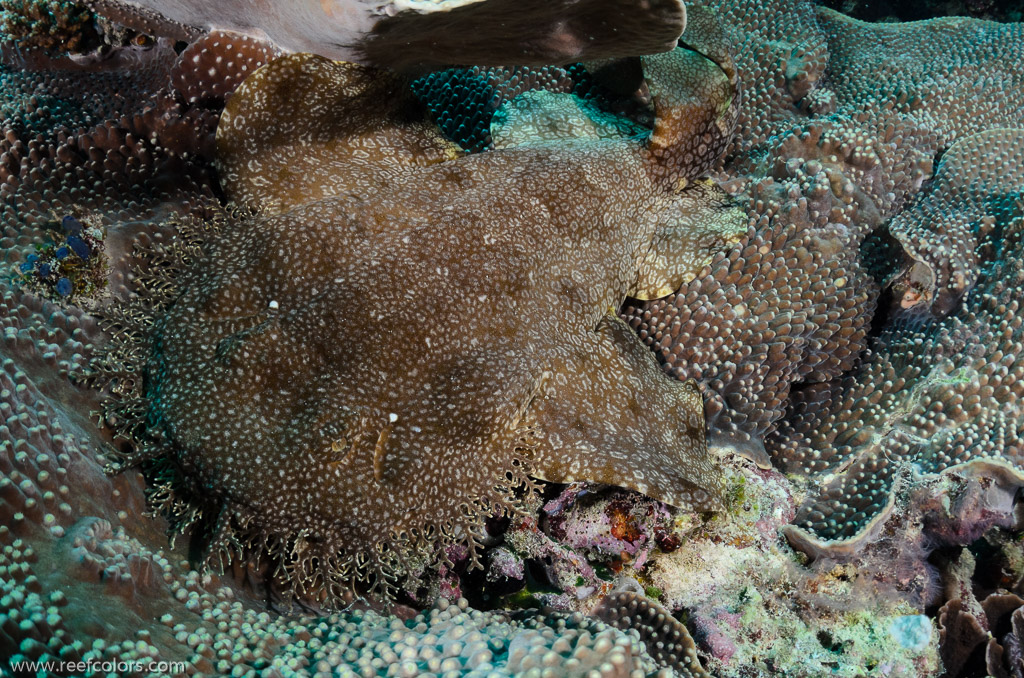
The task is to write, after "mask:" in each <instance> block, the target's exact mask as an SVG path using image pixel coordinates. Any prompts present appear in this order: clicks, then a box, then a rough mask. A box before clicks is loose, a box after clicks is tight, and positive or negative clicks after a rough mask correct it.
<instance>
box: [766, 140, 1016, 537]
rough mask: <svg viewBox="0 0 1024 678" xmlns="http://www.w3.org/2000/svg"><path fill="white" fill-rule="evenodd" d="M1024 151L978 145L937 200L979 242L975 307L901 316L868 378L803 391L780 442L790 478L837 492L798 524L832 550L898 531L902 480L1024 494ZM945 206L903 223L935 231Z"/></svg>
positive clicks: (969, 145) (960, 151) (951, 223)
mask: <svg viewBox="0 0 1024 678" xmlns="http://www.w3.org/2000/svg"><path fill="white" fill-rule="evenodd" d="M1021 141H1024V130H995V131H991V132H985V133H981V134H977V135H974V136H971V137H967V138H966V139H964V140H962V141H959V142H957V143H956V144H954V145H953V146H952V147H951V148H950V149H949V151H947V153H946V155H945V156H944V158H943V161H942V163H941V164H940V167H939V171H938V174H937V176H936V178H935V183H934V184H933V186H934V187H940V186H945V185H949V184H952V185H954V186H956V187H957V190H955V191H949V192H947V193H946V196H948V197H947V200H948V201H949V204H950V205H951V206H952V207H953V209H949V210H948V211H946V212H945V213H943V215H942V216H941V218H937V219H936V222H937V224H938V227H939V228H941V229H944V230H947V231H953V230H954V229H957V228H961V229H963V231H965V232H966V233H967V234H968V236H969V237H971V238H977V239H978V240H979V244H978V245H977V248H976V250H975V251H974V252H971V254H972V256H973V257H974V259H975V260H976V261H977V264H976V266H977V269H976V270H977V272H978V273H977V274H976V275H977V277H978V282H976V283H974V284H973V285H972V287H971V291H970V292H969V293H968V294H967V297H966V299H965V300H964V302H963V304H962V306H961V307H960V308H958V309H957V310H956V312H955V313H953V314H952V315H950V316H948V317H946V318H944V319H942V320H929V321H926V322H922V321H921V320H920V318H918V317H915V316H914V315H903V316H901V317H900V318H899V319H898V320H897V321H896V322H895V323H894V324H893V325H892V327H891V328H889V329H888V330H887V331H886V332H885V333H884V334H883V335H882V336H881V337H879V338H878V340H877V341H876V342H875V343H874V346H873V349H874V350H873V351H872V353H871V354H870V356H869V357H868V358H867V359H866V360H865V362H864V364H863V365H862V366H860V367H859V368H858V370H857V371H856V372H855V373H853V374H851V375H849V376H847V377H845V378H844V379H842V380H840V381H837V382H834V383H831V384H827V385H821V386H817V387H813V388H808V389H805V390H804V391H802V392H801V393H800V394H799V396H798V397H797V398H795V399H794V405H793V414H792V416H791V417H790V418H789V419H788V420H787V421H786V422H785V424H784V425H783V426H781V427H780V428H779V430H778V432H777V437H776V439H777V446H778V448H779V449H780V450H782V451H783V454H781V455H780V458H782V459H784V460H785V464H786V466H787V467H788V468H800V469H804V470H812V471H814V472H816V473H820V474H821V477H822V478H827V479H828V480H829V482H828V484H827V486H826V487H825V488H824V490H823V492H822V495H821V496H820V497H818V498H816V499H814V500H813V501H812V502H811V503H809V504H807V505H806V506H805V507H804V508H803V509H802V510H801V512H800V513H799V515H798V516H797V521H796V522H797V524H798V525H800V526H802V527H805V528H808V529H812V530H813V531H814V532H815V534H817V535H818V537H819V538H825V539H843V538H852V537H854V536H856V535H858V534H859V533H861V532H862V531H863V530H864V529H865V527H867V526H869V525H871V524H872V522H874V521H877V520H878V519H880V518H882V517H884V516H885V515H886V513H887V509H889V508H890V507H891V506H892V503H893V501H894V498H893V492H892V488H893V486H894V484H896V483H897V482H898V481H899V480H900V479H901V478H902V479H903V481H902V482H904V483H905V482H906V481H907V480H917V478H918V477H919V476H924V477H926V478H927V477H928V476H930V475H933V474H937V473H940V472H942V471H944V470H948V469H962V470H963V471H964V472H965V473H968V474H981V475H985V476H992V477H994V478H996V479H998V480H1002V481H1004V482H1007V483H1009V484H1010V485H1011V486H1016V485H1021V484H1024V465H1022V463H1024V457H1022V454H1024V449H1022V448H1021V443H1020V441H1021V439H1022V438H1021V436H1022V433H1024V409H1022V407H1021V403H1022V398H1024V385H1022V383H1021V380H1020V375H1021V373H1022V371H1024V362H1022V353H1021V351H1022V349H1024V344H1022V339H1024V335H1022V332H1021V317H1020V303H1021V299H1022V298H1024V297H1022V293H1024V288H1022V287H1021V285H1022V282H1024V278H1022V271H1021V266H1022V258H1021V254H1022V243H1021V232H1022V229H1021V224H1022V212H1021V207H1022V204H1021V202H1020V193H1021V189H1022V188H1024V183H1022V177H1024V174H1022V171H1021V168H1022V165H1021V160H1022V158H1021V155H1020V148H1021ZM997 176H998V177H1000V179H999V180H998V181H994V180H992V179H993V178H994V177H997ZM957 198H959V199H957ZM934 202H935V197H934V194H933V193H929V194H925V195H923V196H921V199H920V200H919V201H918V202H916V203H915V204H914V205H913V206H912V207H911V208H910V209H909V210H908V211H907V212H905V213H904V214H903V215H901V218H903V217H906V221H911V222H916V223H922V222H923V221H924V219H926V218H927V216H926V215H929V214H931V215H934V214H935V212H934ZM965 222H966V223H968V224H970V226H971V227H970V228H964V226H965Z"/></svg>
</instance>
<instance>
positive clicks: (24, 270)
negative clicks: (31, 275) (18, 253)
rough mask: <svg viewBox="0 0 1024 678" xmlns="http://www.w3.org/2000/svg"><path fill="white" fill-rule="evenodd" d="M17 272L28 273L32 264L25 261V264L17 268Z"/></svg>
mask: <svg viewBox="0 0 1024 678" xmlns="http://www.w3.org/2000/svg"><path fill="white" fill-rule="evenodd" d="M18 270H19V271H21V272H22V273H28V272H29V271H31V270H32V264H30V263H29V262H27V261H26V262H25V263H23V264H21V265H20V266H18Z"/></svg>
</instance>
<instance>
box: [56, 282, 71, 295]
mask: <svg viewBox="0 0 1024 678" xmlns="http://www.w3.org/2000/svg"><path fill="white" fill-rule="evenodd" d="M57 294H59V295H60V296H62V297H66V296H68V295H69V294H71V281H70V280H68V279H67V278H61V279H60V280H58V281H57Z"/></svg>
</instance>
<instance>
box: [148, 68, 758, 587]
mask: <svg viewBox="0 0 1024 678" xmlns="http://www.w3.org/2000/svg"><path fill="white" fill-rule="evenodd" d="M692 54H693V53H692V52H689V51H687V50H682V49H680V50H677V52H676V53H674V54H671V55H667V56H659V57H656V58H654V59H653V60H652V61H650V63H649V66H650V68H651V69H652V70H654V71H656V72H658V73H659V74H662V75H663V76H664V77H665V79H666V80H668V79H671V80H669V81H668V82H666V81H665V80H662V81H661V82H652V83H651V89H652V92H655V94H656V95H657V96H658V98H657V99H656V102H657V106H656V111H657V112H658V113H659V115H661V114H665V115H666V116H669V114H672V115H679V111H677V110H673V108H672V107H673V106H681V105H690V104H689V103H688V100H687V99H686V98H685V97H679V96H674V95H673V94H664V95H661V94H660V93H661V92H663V91H669V92H671V91H672V89H670V87H675V88H682V92H684V93H685V91H686V90H685V88H686V86H687V84H688V81H687V79H686V75H687V74H688V73H691V72H693V71H691V70H689V69H688V66H687V65H688V64H691V63H692ZM696 72H700V71H699V69H698V70H697V71H696ZM284 82H288V83H291V84H292V86H293V87H292V88H290V89H289V88H286V87H283V86H282V83H284ZM325 83H330V84H333V85H335V86H337V85H339V84H340V85H341V87H340V88H339V87H335V88H333V89H328V88H325V87H323V85H324V84H325ZM391 86H392V84H391V83H389V82H388V80H387V78H386V77H385V76H383V75H382V74H378V73H374V72H373V71H370V70H369V69H365V68H362V67H357V66H353V65H351V64H344V63H338V62H331V61H328V60H326V59H322V58H319V57H313V56H309V55H297V56H293V57H286V58H284V59H281V60H279V61H276V62H274V63H272V64H271V65H269V66H268V67H266V68H264V69H262V70H261V71H259V72H258V73H257V75H256V76H254V77H253V78H251V79H250V80H249V81H247V82H246V83H244V84H243V86H242V87H241V88H240V89H239V90H238V91H237V92H236V93H235V95H234V96H233V97H232V99H231V100H230V102H229V104H228V107H227V109H226V110H225V113H224V115H223V117H222V122H221V128H220V131H219V134H218V142H219V151H220V158H221V172H222V178H223V182H224V185H225V187H226V189H227V191H228V193H229V194H230V195H231V196H232V197H233V198H235V199H236V200H239V201H241V202H242V203H243V204H246V205H253V206H257V207H260V208H262V209H263V210H264V212H265V213H268V214H270V216H267V217H265V218H261V219H258V220H254V221H251V222H248V223H245V224H243V225H241V226H240V227H238V228H237V229H232V230H229V231H228V232H226V233H224V234H223V237H222V238H221V239H220V240H219V241H218V242H217V243H216V244H215V245H214V246H213V247H212V248H211V251H210V256H209V258H208V259H207V261H206V262H205V263H203V265H202V266H201V267H200V268H199V269H197V270H196V271H195V272H194V273H193V274H192V276H191V277H190V278H189V279H188V282H187V283H186V284H185V285H184V289H183V293H182V295H181V297H180V298H179V299H178V300H177V301H176V302H175V303H174V304H173V306H171V308H170V309H169V310H168V312H167V313H166V315H164V317H163V318H161V319H160V320H159V322H158V324H157V327H156V332H155V335H154V348H155V350H154V352H153V359H152V361H151V365H150V368H149V374H150V381H149V383H150V387H149V392H148V396H149V398H150V401H151V415H152V416H154V417H155V419H156V420H157V421H158V422H159V428H160V429H161V431H162V433H164V434H165V435H166V436H167V438H168V439H169V440H170V442H171V443H172V444H173V447H174V449H175V456H176V458H177V459H178V460H179V462H180V463H181V464H182V466H183V467H185V469H186V470H187V471H188V472H189V473H190V474H192V475H193V476H194V477H197V478H200V479H201V480H202V481H203V485H204V486H205V487H207V488H209V490H210V491H212V492H213V493H214V494H215V495H216V496H217V497H219V498H220V499H222V500H224V502H225V506H226V508H227V511H226V512H225V514H224V515H223V516H222V520H221V529H222V534H221V536H220V537H219V538H220V539H225V538H226V535H225V534H223V532H224V531H227V530H229V529H238V525H240V524H242V523H246V522H247V521H249V520H250V519H253V518H255V522H257V523H258V525H259V528H258V530H256V531H257V532H258V533H259V534H260V535H262V536H263V537H264V538H267V537H270V539H271V541H275V540H276V541H277V542H278V543H282V542H283V543H284V544H285V548H286V549H287V551H288V556H287V557H286V558H285V561H286V563H288V562H292V563H296V565H295V572H292V573H291V574H292V575H293V576H295V575H296V574H297V573H298V576H297V577H296V579H297V583H298V585H299V587H300V588H304V587H305V588H315V587H317V586H318V585H319V583H320V582H321V580H320V579H319V577H332V576H338V577H339V578H345V577H347V576H350V575H353V574H355V575H360V574H363V573H364V572H366V571H373V570H377V571H380V572H384V573H385V574H387V573H391V572H394V571H396V570H398V569H400V567H399V566H398V565H397V564H396V562H395V561H394V560H393V559H394V558H408V557H413V556H416V555H417V554H427V555H429V554H430V551H431V545H433V546H434V547H436V546H437V545H439V543H444V542H447V541H453V540H454V541H467V540H469V541H472V540H471V537H472V535H473V534H474V532H475V531H476V530H478V529H479V526H480V525H481V519H482V517H484V516H486V515H488V514H495V513H499V514H500V513H503V512H507V511H510V510H514V509H515V507H516V502H515V499H514V497H513V494H512V492H511V490H512V488H513V487H514V486H515V485H516V484H518V483H520V482H523V481H525V479H526V474H527V473H529V474H531V475H533V476H534V477H539V478H543V479H547V480H552V481H557V482H568V481H574V480H590V481H596V482H601V483H610V484H615V485H620V486H623V487H628V488H631V489H635V490H638V491H640V492H643V493H646V494H649V495H651V496H653V497H655V498H658V499H661V500H664V501H666V502H668V503H671V504H674V505H676V506H682V507H686V508H690V509H715V508H718V507H719V506H720V505H721V496H722V484H721V479H720V476H719V473H718V471H717V470H716V467H715V463H714V462H713V460H712V458H711V457H710V456H709V455H708V452H707V448H706V445H705V441H704V415H703V402H702V398H701V396H700V393H699V390H698V389H697V387H696V385H695V384H693V383H681V382H678V381H674V380H672V379H671V378H669V377H667V376H666V375H664V374H663V373H662V372H661V370H660V369H659V367H658V366H657V364H656V363H655V360H654V358H653V355H652V354H651V353H650V352H649V351H648V350H647V349H646V348H644V346H643V345H642V344H641V343H640V342H639V341H638V339H637V338H636V336H635V335H634V334H633V333H632V332H631V331H630V330H629V328H628V327H626V326H625V324H624V323H623V322H622V321H621V320H619V319H618V318H617V317H616V316H615V315H614V310H615V309H616V308H617V307H618V305H619V304H620V303H621V302H622V300H623V299H624V298H625V297H626V295H627V294H630V293H631V292H636V291H637V290H643V289H659V288H662V287H665V286H672V285H675V286H678V284H679V283H680V282H681V281H682V280H683V279H685V277H686V276H692V275H693V274H694V273H695V272H696V271H697V270H699V268H700V267H701V266H702V265H703V264H704V263H705V262H706V261H707V260H708V258H709V257H710V256H711V254H712V253H713V252H714V251H716V250H719V249H721V248H722V247H723V246H724V245H725V244H727V242H728V241H729V239H730V238H731V237H732V236H733V234H734V232H735V230H736V228H737V227H738V226H743V227H745V223H736V221H735V219H733V220H730V219H728V218H726V219H723V220H721V221H719V222H715V221H713V220H712V224H711V225H710V226H709V224H708V221H707V220H706V219H691V220H689V221H688V219H689V217H688V216H687V212H686V210H685V209H681V208H680V205H683V204H689V203H686V199H687V197H688V196H687V195H686V194H685V193H684V194H682V195H680V194H678V193H677V192H675V191H674V190H672V187H675V186H681V185H685V184H686V183H687V182H688V181H689V180H691V179H692V178H693V176H691V175H690V174H689V172H690V171H691V170H692V168H694V167H701V168H702V167H704V166H706V163H707V159H705V158H699V159H698V160H699V161H693V162H689V161H688V160H687V159H688V158H691V155H690V153H691V152H692V151H691V149H690V148H689V146H688V145H686V144H682V143H679V144H676V145H675V148H678V149H680V150H679V151H678V154H677V156H676V160H677V162H676V163H673V162H672V153H673V151H672V149H673V148H674V147H673V145H672V143H671V142H672V129H671V128H669V127H666V126H662V127H661V128H657V129H656V131H655V139H656V140H657V149H658V151H657V153H656V154H654V155H656V157H654V158H652V153H651V152H650V150H649V148H648V143H647V141H646V140H637V139H598V138H583V139H576V140H571V139H567V140H564V141H563V142H561V143H558V144H551V145H548V146H543V147H537V146H524V147H519V148H517V147H511V148H503V149H501V150H498V151H494V152H491V153H487V154H480V155H475V156H467V157H461V158H458V159H457V160H450V159H449V160H447V161H445V158H446V157H447V158H451V157H452V156H453V155H454V154H453V153H452V149H450V147H448V146H447V145H446V144H445V143H444V142H443V141H441V140H440V138H439V137H438V136H437V135H436V133H434V132H433V130H431V129H430V128H429V127H428V126H426V125H425V124H424V123H422V122H420V121H418V120H416V119H415V118H413V117H411V113H410V110H409V109H408V108H407V107H406V105H405V103H404V101H403V100H402V99H401V98H400V96H396V97H395V98H393V99H391V100H390V103H391V104H392V107H391V108H390V109H387V108H386V107H385V110H384V112H383V113H382V114H380V115H379V116H378V115H377V114H375V113H373V112H367V110H366V109H359V111H361V113H362V115H361V116H358V117H356V118H354V119H353V118H346V117H344V116H343V115H341V114H339V113H338V111H339V110H341V111H346V110H350V109H353V106H352V105H351V104H352V102H351V100H349V101H347V102H346V101H344V99H345V97H351V96H353V95H355V96H356V97H357V98H361V97H367V96H369V95H370V94H371V93H373V92H375V91H376V90H377V89H378V88H381V87H384V88H387V87H391ZM296 88H298V89H299V90H300V91H301V92H302V93H303V95H305V96H307V98H304V99H303V106H302V107H301V110H298V111H296V112H295V117H298V118H302V120H301V125H302V129H307V130H308V129H310V127H309V125H310V124H311V123H312V125H313V127H312V129H313V131H312V132H310V133H307V134H305V135H299V136H298V137H296V135H295V134H289V131H288V129H295V127H296V122H295V120H294V119H292V117H290V116H282V115H281V110H282V109H281V105H282V104H283V103H284V102H283V101H282V100H281V99H280V97H283V96H294V94H295V89H296ZM339 91H340V94H339ZM346 105H347V109H346ZM721 108H723V107H721V106H720V107H711V108H708V107H707V106H704V105H703V104H701V105H700V106H698V107H696V108H695V109H694V110H695V111H698V112H704V113H705V114H706V115H708V116H709V118H710V119H708V120H707V124H708V125H715V124H717V122H718V120H719V118H720V115H721V111H720V109H721ZM728 108H729V103H728V102H726V103H725V104H724V109H728ZM377 110H378V111H379V110H381V109H380V107H378V109H377ZM708 111H710V113H708ZM318 116H319V117H318ZM689 122H690V124H693V116H690V118H689ZM688 129H689V128H688ZM296 139H298V141H296ZM382 140H383V141H382ZM680 141H689V139H688V138H687V139H683V140H680ZM339 152H342V153H344V154H345V162H339V161H338V159H337V158H338V155H337V154H338V153H339ZM268 176H271V177H274V181H272V182H266V181H265V178H266V177H268ZM310 195H312V196H313V198H312V199H306V200H304V196H310ZM688 223H692V224H693V226H692V227H690V228H687V226H686V225H687V224H688ZM697 225H699V227H698V226H697ZM641 271H643V278H644V279H643V280H641ZM659 278H661V279H660V280H659ZM232 526H234V528H232ZM241 531H242V532H243V533H245V532H246V530H245V529H242V530H241ZM249 532H252V529H251V528H249ZM381 545H386V549H385V551H381V550H380V549H381V548H383V547H382V546H381ZM311 555H312V556H317V557H318V558H319V560H318V561H316V562H318V563H319V565H316V566H311V563H312V562H314V561H312V560H310V558H309V557H310V556H311ZM353 558H354V559H355V560H353ZM366 559H368V563H369V564H367V560H366ZM325 562H328V564H327V565H325V564H324V563H325ZM332 564H333V565H334V566H336V567H333V568H332V567H331V565H332ZM325 570H326V571H325Z"/></svg>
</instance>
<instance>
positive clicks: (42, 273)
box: [39, 264, 50, 278]
mask: <svg viewBox="0 0 1024 678" xmlns="http://www.w3.org/2000/svg"><path fill="white" fill-rule="evenodd" d="M49 276H50V265H49V264H41V265H40V266H39V277H40V278H48V277H49Z"/></svg>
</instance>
